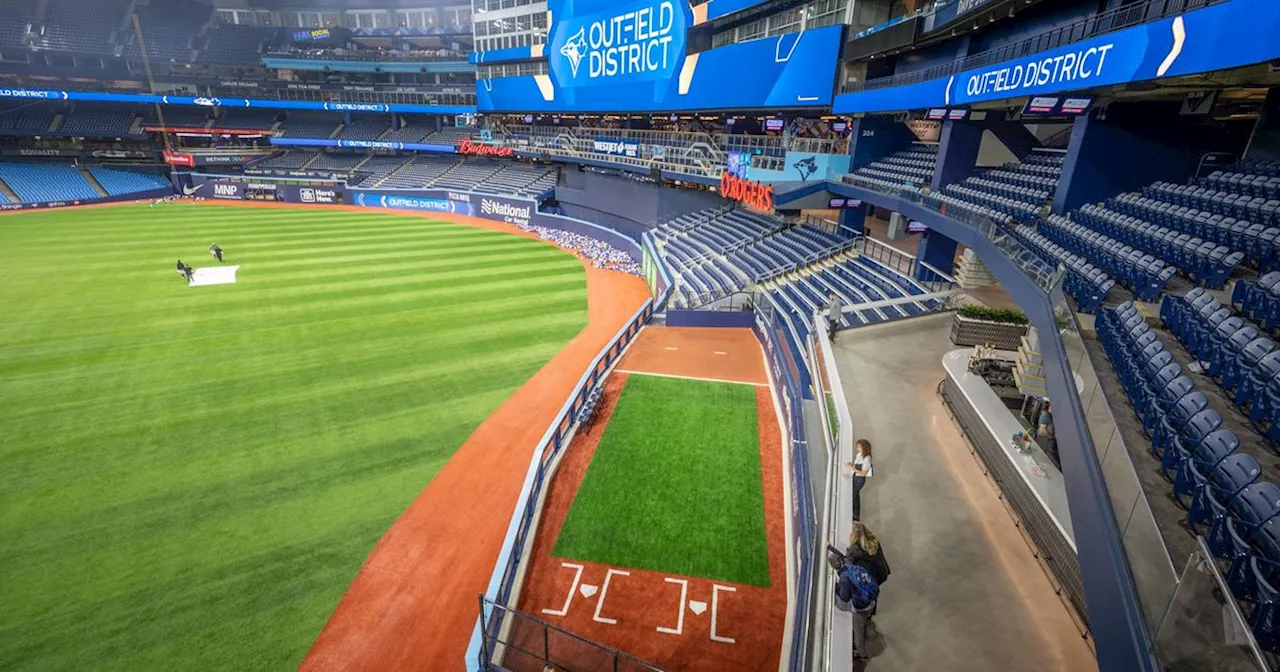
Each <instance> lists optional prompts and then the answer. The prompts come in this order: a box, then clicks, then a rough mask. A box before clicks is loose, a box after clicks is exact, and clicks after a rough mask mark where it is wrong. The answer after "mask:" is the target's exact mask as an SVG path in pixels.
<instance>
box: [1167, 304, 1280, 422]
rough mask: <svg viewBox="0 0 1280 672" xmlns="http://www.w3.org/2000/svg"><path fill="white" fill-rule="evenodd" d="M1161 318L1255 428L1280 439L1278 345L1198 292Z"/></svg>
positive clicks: (1279, 358) (1169, 308)
mask: <svg viewBox="0 0 1280 672" xmlns="http://www.w3.org/2000/svg"><path fill="white" fill-rule="evenodd" d="M1160 319H1161V320H1162V321H1163V322H1164V323H1165V325H1166V327H1167V328H1168V329H1169V331H1170V333H1172V334H1173V335H1174V336H1176V337H1177V338H1178V340H1179V341H1181V342H1182V344H1183V345H1184V346H1185V347H1186V348H1187V351H1188V352H1190V353H1191V354H1192V355H1193V356H1194V357H1195V358H1196V359H1197V360H1199V361H1201V362H1204V363H1205V364H1207V366H1206V367H1205V372H1206V373H1207V374H1208V375H1210V376H1211V377H1212V378H1213V379H1214V381H1216V382H1217V383H1218V384H1219V385H1221V386H1222V389H1223V390H1225V391H1226V392H1227V393H1229V394H1230V396H1231V398H1232V399H1233V400H1234V401H1235V404H1236V406H1238V407H1239V408H1240V410H1241V411H1242V412H1244V413H1246V414H1247V415H1249V420H1250V422H1252V423H1253V426H1254V428H1255V429H1257V430H1258V431H1259V432H1262V433H1264V436H1266V438H1267V439H1268V440H1269V441H1271V442H1273V443H1276V442H1277V441H1278V440H1280V423H1277V422H1276V420H1277V419H1278V418H1280V352H1277V351H1276V343H1275V341H1273V340H1271V339H1270V338H1268V337H1267V336H1266V335H1265V334H1263V333H1261V332H1260V331H1259V330H1258V328H1257V327H1256V326H1254V325H1252V324H1249V323H1248V322H1247V321H1246V320H1245V319H1244V318H1243V317H1241V316H1239V315H1237V314H1235V310H1234V309H1232V308H1231V307H1230V306H1224V305H1222V304H1221V303H1219V302H1218V301H1217V300H1216V299H1214V298H1213V296H1212V295H1210V294H1208V293H1207V292H1206V291H1205V290H1204V289H1202V288H1199V287H1197V288H1196V289H1193V290H1191V291H1190V292H1188V293H1187V294H1186V295H1185V296H1174V295H1172V294H1170V295H1167V296H1165V297H1164V300H1163V301H1162V302H1161V303H1160Z"/></svg>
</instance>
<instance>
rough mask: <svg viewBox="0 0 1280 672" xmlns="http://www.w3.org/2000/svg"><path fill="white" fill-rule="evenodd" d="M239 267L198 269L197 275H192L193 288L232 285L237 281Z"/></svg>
mask: <svg viewBox="0 0 1280 672" xmlns="http://www.w3.org/2000/svg"><path fill="white" fill-rule="evenodd" d="M239 268H240V267H239V266H212V267H209V268H197V269H196V270H195V273H193V274H192V275H191V283H190V285H191V286H192V287H204V286H206V285H232V284H235V281H236V271H237V270H239Z"/></svg>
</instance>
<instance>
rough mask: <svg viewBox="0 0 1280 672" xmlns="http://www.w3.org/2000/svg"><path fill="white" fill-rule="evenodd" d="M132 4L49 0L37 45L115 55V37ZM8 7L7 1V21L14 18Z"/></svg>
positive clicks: (109, 0) (121, 0)
mask: <svg viewBox="0 0 1280 672" xmlns="http://www.w3.org/2000/svg"><path fill="white" fill-rule="evenodd" d="M37 4H39V3H37ZM130 4H132V3H130V2H129V0H49V3H48V6H47V9H46V14H45V19H44V31H43V34H42V35H40V36H38V37H37V38H36V40H35V42H34V45H35V46H37V47H39V48H41V49H48V50H57V51H69V52H74V53H81V54H99V55H111V54H112V53H113V52H114V46H113V45H112V38H113V36H114V35H115V34H116V31H117V30H119V29H120V28H121V27H122V26H123V25H124V21H125V10H126V8H127V7H128V6H129V5H130ZM8 7H9V3H7V2H6V3H5V12H6V16H5V22H7V21H9V20H10V17H9V16H8V15H7V12H8ZM33 18H34V15H33Z"/></svg>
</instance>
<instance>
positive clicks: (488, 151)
mask: <svg viewBox="0 0 1280 672" xmlns="http://www.w3.org/2000/svg"><path fill="white" fill-rule="evenodd" d="M458 153H459V154H470V155H472V156H500V157H504V158H510V157H513V156H515V155H516V150H514V149H511V148H510V147H503V146H502V145H486V144H484V143H483V142H471V141H470V140H463V141H462V144H460V145H458Z"/></svg>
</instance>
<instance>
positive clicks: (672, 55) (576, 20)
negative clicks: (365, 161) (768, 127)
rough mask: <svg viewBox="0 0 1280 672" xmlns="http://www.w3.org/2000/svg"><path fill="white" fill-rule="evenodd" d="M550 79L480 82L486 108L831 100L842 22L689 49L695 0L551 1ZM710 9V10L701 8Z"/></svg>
mask: <svg viewBox="0 0 1280 672" xmlns="http://www.w3.org/2000/svg"><path fill="white" fill-rule="evenodd" d="M547 10H548V14H549V15H550V16H551V20H552V23H551V28H550V31H549V34H548V40H547V44H546V45H537V46H536V47H534V48H532V49H531V51H530V56H531V57H532V58H545V59H546V61H547V74H546V75H527V76H521V77H495V78H491V79H480V80H478V81H477V82H476V102H477V104H476V106H477V108H478V109H479V110H481V111H482V112H486V111H503V110H510V111H520V112H541V111H548V112H588V111H600V112H619V111H664V110H699V109H726V108H749V107H797V106H800V107H823V106H825V105H828V104H830V102H831V95H832V89H833V84H834V81H835V73H836V67H837V65H838V61H839V51H840V38H841V35H842V33H843V26H826V27H823V28H816V29H813V30H805V31H799V32H794V33H788V34H785V35H775V36H771V37H763V38H760V39H756V40H748V41H745V42H738V43H735V44H729V45H725V46H722V47H718V48H715V49H708V50H705V51H701V52H698V53H695V54H690V53H688V51H689V34H690V33H689V31H690V29H691V28H694V27H695V26H697V25H698V24H699V23H700V22H703V21H705V20H706V16H705V14H702V15H701V16H699V13H697V12H694V10H693V8H692V7H691V6H690V0H548V2H547ZM702 11H703V12H705V8H702Z"/></svg>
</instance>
